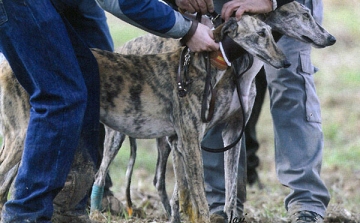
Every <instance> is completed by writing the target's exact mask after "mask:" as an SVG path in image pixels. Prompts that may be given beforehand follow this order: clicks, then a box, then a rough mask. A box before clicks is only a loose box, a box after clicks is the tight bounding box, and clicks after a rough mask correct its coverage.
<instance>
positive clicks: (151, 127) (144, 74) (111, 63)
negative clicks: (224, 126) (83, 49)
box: [93, 49, 234, 138]
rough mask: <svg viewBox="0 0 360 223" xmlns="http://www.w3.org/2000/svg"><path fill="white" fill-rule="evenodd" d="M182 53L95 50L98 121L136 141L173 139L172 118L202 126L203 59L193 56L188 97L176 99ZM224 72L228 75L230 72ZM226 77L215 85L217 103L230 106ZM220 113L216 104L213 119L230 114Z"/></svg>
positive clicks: (231, 90)
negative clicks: (136, 52) (99, 83)
mask: <svg viewBox="0 0 360 223" xmlns="http://www.w3.org/2000/svg"><path fill="white" fill-rule="evenodd" d="M180 50H181V49H179V50H177V51H175V52H173V53H164V54H157V55H142V56H136V55H121V54H113V53H109V52H105V51H98V50H93V52H94V55H95V57H96V58H97V60H98V62H99V69H100V74H101V121H102V122H104V123H105V124H106V125H108V126H110V127H112V128H114V129H115V130H118V131H120V132H122V133H124V134H127V135H129V136H132V137H135V138H158V137H162V136H170V135H174V134H175V128H174V119H177V118H176V117H174V116H179V117H180V116H181V117H186V118H185V120H186V121H188V122H189V123H188V124H191V125H193V126H201V123H199V122H200V120H201V119H200V106H201V101H202V95H203V89H204V83H205V76H206V72H205V69H204V68H205V61H204V59H203V57H202V56H201V55H195V56H193V58H192V61H191V65H190V71H189V78H191V80H192V83H191V84H190V85H189V87H188V94H187V96H185V97H183V98H180V97H179V96H178V92H177V88H176V86H177V83H176V74H177V69H178V61H179V56H180ZM212 72H213V74H212V76H213V77H214V78H215V77H217V76H219V72H217V70H215V69H212ZM222 73H225V74H224V75H225V76H227V75H228V76H229V72H224V71H222ZM225 76H224V78H222V79H221V82H220V83H219V84H220V85H221V86H222V88H220V91H221V94H220V95H221V98H219V100H220V101H221V103H222V104H224V103H225V104H228V105H230V100H231V99H232V95H233V92H234V85H233V84H232V82H231V79H230V78H226V77H225ZM219 93H220V92H219ZM219 100H217V101H219ZM222 109H223V106H222V107H218V106H216V110H215V111H216V116H217V117H216V119H217V120H219V119H221V118H223V117H225V116H228V115H229V113H231V112H232V111H231V110H228V109H226V110H225V109H224V110H223V111H221V110H222ZM221 116H223V117H221ZM191 122H196V123H191ZM210 125H211V124H210Z"/></svg>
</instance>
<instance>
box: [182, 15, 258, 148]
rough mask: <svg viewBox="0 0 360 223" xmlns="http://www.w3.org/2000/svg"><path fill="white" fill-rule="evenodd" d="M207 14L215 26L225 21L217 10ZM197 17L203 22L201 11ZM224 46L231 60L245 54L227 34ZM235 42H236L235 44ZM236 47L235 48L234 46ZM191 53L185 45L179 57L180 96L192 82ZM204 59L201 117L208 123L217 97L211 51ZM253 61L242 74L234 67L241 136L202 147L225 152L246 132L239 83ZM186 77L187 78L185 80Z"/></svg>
mask: <svg viewBox="0 0 360 223" xmlns="http://www.w3.org/2000/svg"><path fill="white" fill-rule="evenodd" d="M207 16H209V17H210V19H211V22H212V23H213V25H214V27H218V26H219V25H221V24H222V23H223V20H222V19H221V17H220V15H219V14H217V13H216V12H213V13H209V14H208V15H207ZM196 19H197V21H198V22H201V13H197V15H196ZM222 43H223V45H224V46H225V47H224V52H226V55H225V56H226V57H227V58H229V59H230V61H233V60H235V59H236V58H238V57H240V55H242V54H244V53H245V52H246V51H245V50H244V49H243V48H242V47H240V46H238V45H237V44H236V43H235V42H234V41H233V40H232V39H231V38H229V37H228V36H226V37H225V38H224V40H223V41H222ZM234 43H235V44H234ZM234 47H235V48H234ZM191 55H192V53H191V52H190V49H189V48H188V47H187V46H185V47H184V49H183V50H182V51H181V55H180V59H179V67H178V73H177V84H178V86H177V87H178V95H179V97H185V96H186V94H187V89H186V87H187V86H188V85H189V84H190V83H191V82H192V80H191V79H189V78H188V72H189V65H190V61H191ZM204 59H205V69H206V73H207V74H206V78H205V87H204V93H203V100H202V106H201V119H202V121H203V122H205V123H207V122H209V121H211V119H212V118H213V115H214V110H215V98H216V92H217V91H216V89H214V88H213V86H212V84H211V62H210V54H209V52H205V53H204ZM252 62H253V61H251V62H250V64H249V65H248V66H247V68H246V69H245V70H244V71H243V72H241V73H240V74H238V75H237V74H236V70H238V69H236V66H235V67H234V70H233V72H234V84H235V86H236V90H237V93H238V98H239V102H240V107H241V113H242V119H243V123H242V129H241V132H240V134H239V136H238V137H237V138H236V140H235V141H234V142H232V143H231V144H229V145H228V146H226V147H223V148H209V147H206V146H204V145H201V148H202V149H203V150H205V151H207V152H212V153H221V152H225V151H227V150H229V149H231V148H233V147H234V146H235V145H236V144H237V143H238V142H239V141H240V139H241V138H242V136H243V134H244V129H245V111H244V106H243V101H242V97H241V91H240V85H239V84H238V80H239V79H240V77H241V76H242V75H243V74H244V73H246V72H247V71H248V70H249V69H250V68H251V66H252ZM184 79H185V80H184ZM209 95H211V99H210V101H209V105H207V102H208V97H209ZM207 108H209V109H208V114H207V116H206V110H207Z"/></svg>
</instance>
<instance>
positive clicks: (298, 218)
mask: <svg viewBox="0 0 360 223" xmlns="http://www.w3.org/2000/svg"><path fill="white" fill-rule="evenodd" d="M323 222H324V221H323V217H321V216H320V215H319V214H317V213H315V212H313V211H298V212H296V213H294V214H293V215H291V223H323Z"/></svg>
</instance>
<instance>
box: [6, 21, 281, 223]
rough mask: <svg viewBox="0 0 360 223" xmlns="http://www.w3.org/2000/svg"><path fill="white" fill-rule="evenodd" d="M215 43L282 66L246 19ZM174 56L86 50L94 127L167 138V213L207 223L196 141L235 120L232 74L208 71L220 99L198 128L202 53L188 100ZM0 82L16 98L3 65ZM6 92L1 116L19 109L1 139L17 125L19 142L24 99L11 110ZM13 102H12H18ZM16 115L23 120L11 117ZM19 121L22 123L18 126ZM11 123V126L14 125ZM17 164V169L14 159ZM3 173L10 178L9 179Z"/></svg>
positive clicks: (266, 35)
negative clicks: (96, 106)
mask: <svg viewBox="0 0 360 223" xmlns="http://www.w3.org/2000/svg"><path fill="white" fill-rule="evenodd" d="M214 35H215V36H216V39H217V40H218V41H220V40H222V39H223V38H224V37H225V36H227V37H229V38H230V39H232V40H233V41H234V42H235V43H236V44H239V45H240V46H241V47H242V48H243V49H245V50H246V51H248V52H251V53H252V54H253V55H254V56H258V57H259V58H266V60H267V61H266V62H267V63H269V64H271V65H273V66H274V67H277V68H281V67H285V66H288V62H287V60H286V58H285V56H284V54H283V53H282V52H281V51H280V50H279V49H278V48H277V46H276V44H275V42H274V40H273V38H272V35H271V32H270V27H269V26H267V25H266V24H265V23H263V22H261V21H260V20H258V19H256V18H254V17H251V16H247V15H245V16H243V17H242V19H241V20H240V21H238V22H237V21H236V20H235V19H232V20H230V21H228V22H227V23H225V24H224V25H223V26H222V27H220V28H219V29H217V30H216V32H215V33H214ZM181 51H182V49H178V50H175V51H174V52H170V53H164V54H154V55H141V56H137V55H121V54H116V53H111V52H105V51H101V50H96V49H94V50H92V52H93V54H94V56H95V58H96V59H97V61H98V64H99V72H100V80H101V83H100V85H101V95H100V97H101V107H100V113H101V121H102V122H103V123H104V124H106V125H108V126H109V127H111V128H113V129H115V130H117V131H119V132H122V133H124V134H126V135H129V136H131V137H134V138H159V137H164V136H170V137H169V140H170V142H171V145H172V151H173V154H174V170H175V176H176V181H177V189H176V192H177V193H176V194H177V195H178V196H176V198H178V200H177V202H174V203H173V209H174V210H177V209H178V208H177V205H179V206H180V207H181V210H183V211H184V213H185V214H186V215H187V216H188V217H189V219H190V221H191V222H210V218H209V209H208V206H207V202H206V198H205V192H204V180H203V167H202V157H201V149H200V141H201V139H202V137H203V136H204V134H205V132H206V131H207V129H209V128H211V127H212V126H214V125H216V124H217V122H219V121H225V120H229V118H230V117H231V116H233V115H234V114H235V115H236V114H237V113H238V112H237V109H238V108H239V107H240V104H239V100H238V98H237V96H236V95H237V93H236V90H235V88H236V86H235V83H234V82H233V78H232V67H228V68H227V69H226V70H218V69H216V68H212V69H211V70H210V72H211V73H210V74H211V76H210V77H211V82H212V86H214V88H216V89H217V92H218V95H219V96H220V95H221V97H217V100H216V101H215V107H214V115H213V118H212V120H211V121H209V122H208V123H202V122H201V119H200V110H201V101H202V98H203V89H204V83H205V77H206V76H207V72H206V70H205V64H206V60H205V58H204V56H203V53H199V54H193V55H192V56H191V60H190V61H189V64H188V74H187V76H188V78H189V79H191V84H190V85H189V86H188V87H187V95H186V96H185V97H179V94H178V89H177V86H178V84H177V74H178V72H177V70H178V65H177V64H178V61H179V60H180V55H181ZM0 81H1V86H2V90H5V89H7V90H9V87H11V88H13V89H14V88H17V89H18V90H17V91H11V90H10V91H9V92H17V93H18V92H19V91H21V90H20V89H21V87H20V86H19V85H18V84H16V81H15V80H14V77H13V74H12V72H11V69H10V68H9V66H8V64H7V63H5V64H3V66H2V68H1V78H0ZM14 82H15V83H14ZM9 84H12V85H14V84H15V86H9ZM9 92H2V95H1V96H2V101H3V102H2V103H1V104H2V105H4V107H5V108H6V109H8V108H9V107H11V106H19V107H21V109H19V110H13V111H11V112H10V111H9V110H6V111H4V110H3V113H2V115H3V116H4V115H5V114H6V117H3V121H2V126H3V127H4V128H5V129H4V131H3V133H5V135H6V134H8V130H9V129H8V128H10V127H9V126H8V124H10V125H12V126H11V127H14V126H15V127H16V128H18V127H19V126H18V125H17V124H20V125H21V127H20V128H21V129H22V131H23V132H21V134H22V136H24V134H25V131H26V126H27V122H28V119H27V118H28V117H27V116H28V113H29V104H28V103H29V101H28V97H27V95H26V94H25V95H22V97H23V98H21V99H20V100H19V98H17V99H16V100H14V101H13V102H17V103H18V104H17V105H14V104H11V103H9V101H7V99H4V97H8V93H9ZM20 94H21V93H20ZM12 96H15V97H17V96H18V94H16V95H12ZM218 99H221V100H218ZM230 105H232V106H230ZM15 112H21V113H22V114H15ZM19 117H20V118H23V119H22V120H20V118H19ZM6 118H10V119H11V120H10V123H5V122H4V120H5V121H7V120H6ZM11 121H15V122H17V124H15V125H14V123H11ZM242 121H244V120H241V119H239V120H237V122H242ZM12 130H13V129H10V131H12ZM17 130H19V129H17ZM12 133H14V132H12ZM12 133H9V134H8V136H5V144H4V145H5V147H4V148H3V150H4V153H3V154H2V157H1V158H2V160H1V161H2V164H4V163H6V162H9V161H10V160H9V158H11V159H13V157H9V156H11V154H9V153H6V151H5V150H7V146H8V145H9V143H11V141H9V138H8V137H9V136H10V135H11V137H13V138H12V139H14V138H17V137H19V135H12ZM10 140H11V139H10ZM21 143H23V142H21ZM16 152H17V153H18V154H21V152H22V147H18V150H17V151H16ZM15 156H16V155H15ZM6 158H8V159H6ZM17 158H18V159H17V160H16V161H17V163H18V162H19V160H20V156H17ZM12 161H14V160H12ZM16 161H15V162H16ZM4 167H5V166H4ZM6 168H8V169H7V170H4V173H8V174H13V175H14V174H16V169H17V166H16V165H12V166H10V168H9V166H6ZM10 169H11V170H13V171H12V172H11V171H10V172H9V170H10ZM1 176H3V175H1ZM7 179H9V178H7ZM2 187H3V185H2ZM174 213H177V212H176V211H175V212H174ZM172 221H173V222H178V221H180V219H179V216H173V217H172Z"/></svg>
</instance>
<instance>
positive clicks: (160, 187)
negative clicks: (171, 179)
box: [153, 137, 171, 217]
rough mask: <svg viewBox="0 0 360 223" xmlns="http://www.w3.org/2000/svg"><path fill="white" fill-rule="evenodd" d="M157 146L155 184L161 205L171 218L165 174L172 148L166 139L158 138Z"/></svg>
mask: <svg viewBox="0 0 360 223" xmlns="http://www.w3.org/2000/svg"><path fill="white" fill-rule="evenodd" d="M156 145H157V151H158V158H157V162H156V172H155V176H154V181H153V183H154V186H155V188H156V189H157V191H158V193H159V196H160V199H161V203H162V204H163V206H164V209H165V211H166V213H167V214H168V216H169V217H170V216H171V206H170V202H169V198H168V195H167V192H166V184H165V174H166V164H167V160H168V158H169V155H170V152H171V148H170V145H169V143H168V141H167V139H166V137H162V138H157V139H156Z"/></svg>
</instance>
